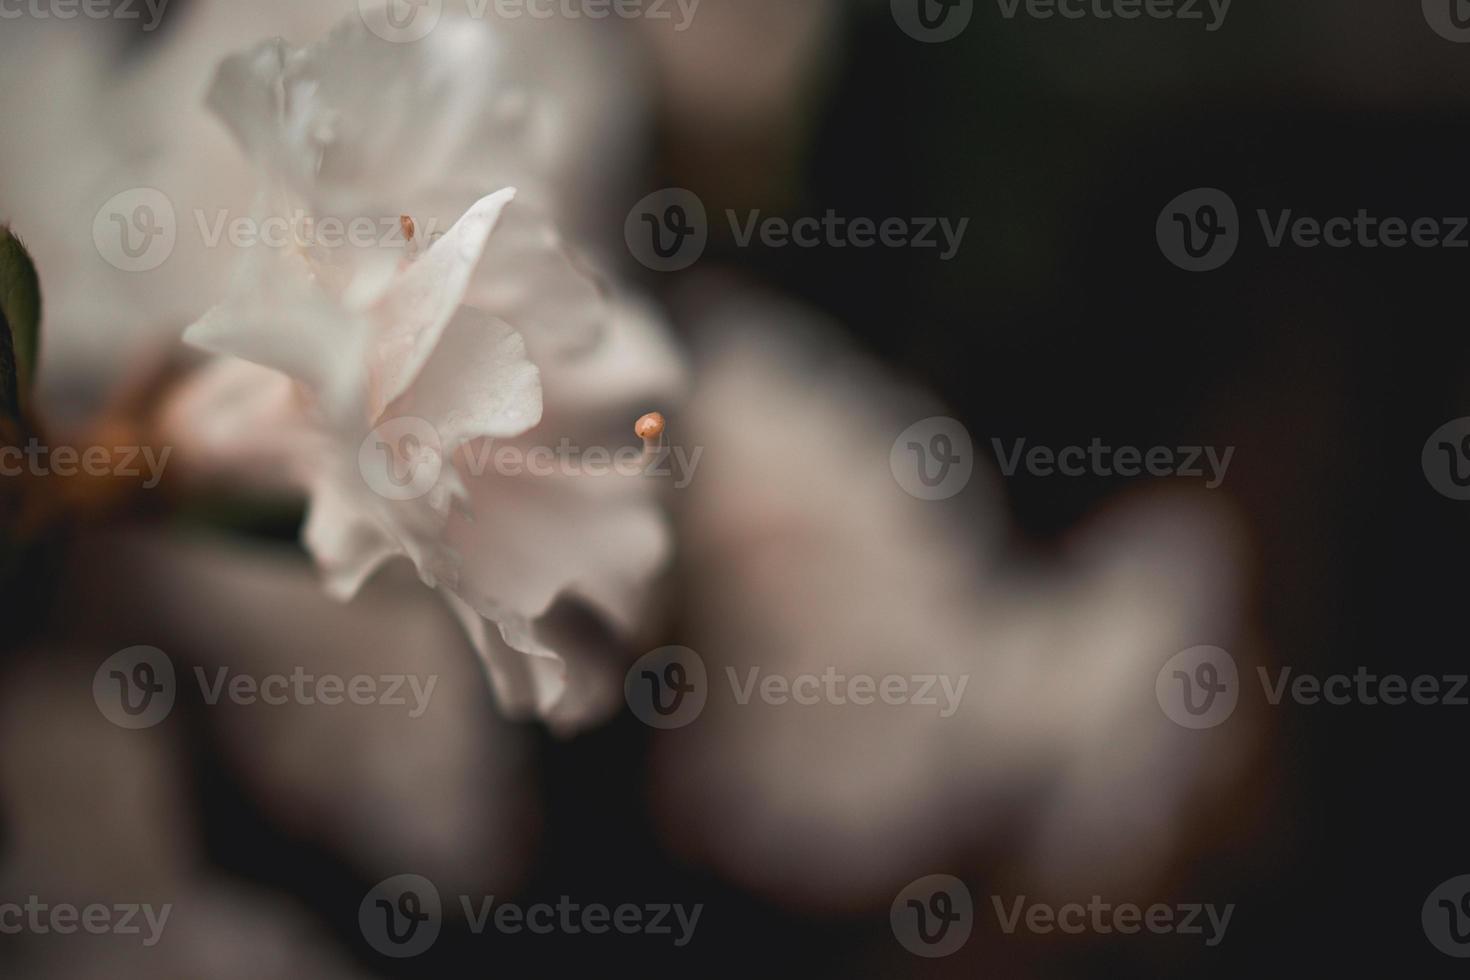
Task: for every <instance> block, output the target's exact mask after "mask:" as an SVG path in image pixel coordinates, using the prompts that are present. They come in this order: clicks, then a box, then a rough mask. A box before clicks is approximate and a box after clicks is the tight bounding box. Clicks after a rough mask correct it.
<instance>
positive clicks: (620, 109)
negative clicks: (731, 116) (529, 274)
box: [0, 0, 646, 400]
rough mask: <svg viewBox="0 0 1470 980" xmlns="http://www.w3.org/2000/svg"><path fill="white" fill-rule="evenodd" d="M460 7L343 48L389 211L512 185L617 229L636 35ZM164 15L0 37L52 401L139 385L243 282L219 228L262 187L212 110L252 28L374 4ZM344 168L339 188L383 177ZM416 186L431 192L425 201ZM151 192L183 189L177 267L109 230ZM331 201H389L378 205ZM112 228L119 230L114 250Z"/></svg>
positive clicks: (420, 215)
mask: <svg viewBox="0 0 1470 980" xmlns="http://www.w3.org/2000/svg"><path fill="white" fill-rule="evenodd" d="M455 6H458V7H460V8H463V7H465V6H466V5H465V4H464V3H463V2H462V0H448V2H447V3H446V5H445V17H444V18H443V19H442V20H441V21H440V23H439V24H438V26H437V27H436V28H435V30H434V31H433V32H432V33H431V34H429V35H428V36H427V37H425V38H424V39H422V40H421V41H419V42H416V43H414V44H401V45H392V46H391V48H390V46H389V45H386V44H383V45H377V46H370V45H369V44H367V43H364V44H361V45H357V46H356V51H357V52H358V53H359V54H362V55H364V56H366V55H370V58H369V57H363V58H357V60H356V62H355V64H349V63H348V62H351V61H352V60H353V58H355V57H356V56H355V55H346V54H344V56H343V57H344V61H343V63H342V64H341V67H343V68H350V69H351V70H352V72H353V75H352V77H353V78H355V79H358V80H359V81H358V83H355V88H356V90H357V91H356V93H355V94H356V95H357V96H358V97H359V98H360V99H361V105H360V106H358V107H354V109H353V111H354V112H355V113H357V115H358V116H360V117H361V116H362V110H363V109H366V110H367V115H366V116H365V117H364V118H366V119H367V120H368V121H369V122H371V123H372V124H373V132H372V133H371V134H368V135H369V136H370V137H376V138H379V139H381V140H382V142H380V143H372V142H371V141H364V142H357V143H354V146H355V147H356V148H357V149H355V150H354V152H360V151H362V150H371V152H370V153H368V154H367V155H365V156H363V157H362V160H361V163H362V167H363V170H362V173H364V174H370V175H371V179H372V181H373V182H374V185H375V189H377V190H383V191H391V192H392V193H385V194H384V195H383V197H384V198H385V199H386V200H387V201H388V203H389V204H391V206H392V207H396V208H401V209H402V210H403V211H404V212H407V213H412V214H414V216H415V218H416V219H418V220H419V221H420V222H421V223H422V224H426V225H428V224H431V223H432V225H433V227H434V228H436V229H437V230H439V231H443V230H444V229H447V228H448V227H449V226H450V224H452V223H453V221H454V219H456V218H457V217H458V216H459V215H460V214H462V213H464V211H465V210H467V209H468V207H469V206H470V205H471V204H472V203H474V201H475V200H477V199H478V198H479V197H481V196H482V195H483V194H484V193H486V192H487V191H489V190H495V189H498V188H502V187H515V188H517V190H518V191H519V199H520V200H521V201H523V202H527V203H532V204H534V205H535V206H536V207H537V208H539V209H541V210H543V211H546V212H548V213H550V214H552V215H553V216H554V217H555V219H556V221H557V223H558V226H560V227H562V228H564V229H568V230H574V231H577V232H579V233H585V232H586V231H588V230H589V229H590V228H591V227H611V224H610V223H609V222H607V221H605V220H603V218H604V215H603V214H602V212H601V208H603V207H604V206H605V202H607V201H608V200H610V199H613V196H614V195H620V194H622V193H624V191H623V190H622V184H623V182H624V181H626V180H627V179H628V175H629V170H630V167H631V164H632V161H633V160H634V159H635V158H636V147H638V146H639V145H641V144H640V138H641V136H642V134H643V133H644V131H645V127H644V126H643V125H641V118H642V114H643V111H644V103H645V101H646V100H645V92H644V86H642V85H640V84H639V80H640V76H639V73H638V72H637V71H636V70H634V68H635V66H634V65H632V64H630V62H632V61H633V59H632V58H631V57H629V55H630V54H631V51H630V49H629V48H628V47H627V45H626V42H627V41H629V40H630V39H629V38H626V37H623V36H621V35H620V34H618V33H609V32H607V31H605V30H600V29H599V28H601V27H603V26H604V25H602V24H596V23H592V22H589V21H572V20H567V19H564V18H558V19H555V20H553V21H530V20H528V19H521V20H504V19H499V18H493V17H486V18H481V19H479V20H470V21H468V22H467V21H466V18H463V17H460V18H455V17H452V16H450V15H449V14H450V10H451V9H452V8H453V7H455ZM167 13H168V17H167V22H166V26H165V28H163V29H160V30H158V31H156V32H152V33H149V34H147V35H146V36H143V37H141V38H140V39H139V43H138V44H136V45H134V46H133V47H131V48H129V49H127V50H126V51H124V50H123V49H122V47H121V43H120V42H121V40H122V35H121V33H120V32H118V31H116V30H114V28H116V27H118V22H117V21H116V20H115V19H111V18H109V19H107V20H105V21H98V20H87V19H85V18H80V17H78V18H76V19H72V20H66V21H59V20H55V19H49V20H47V19H35V18H20V19H18V20H10V21H7V23H6V26H5V29H4V30H0V118H3V119H4V120H5V125H4V127H3V128H0V221H3V222H6V223H9V224H11V225H13V226H14V227H15V228H16V229H17V230H18V231H19V233H20V234H21V235H22V237H24V238H25V240H26V242H27V245H28V247H29V248H30V250H31V251H32V253H33V255H35V257H36V260H37V264H38V267H39V268H40V270H41V274H42V277H43V280H44V285H45V289H46V296H47V315H46V321H47V323H46V328H47V344H46V355H45V357H44V358H43V361H42V365H41V387H42V389H43V394H45V395H46V396H47V397H48V399H49V400H55V399H56V398H58V397H63V396H68V397H69V396H73V395H74V394H75V393H76V392H77V391H78V390H79V389H81V390H83V391H87V390H91V391H96V390H97V389H99V388H106V387H108V386H116V385H119V384H126V383H127V382H128V381H129V380H131V377H130V376H131V375H134V374H137V373H139V372H140V370H146V369H147V368H149V367H151V366H152V362H153V361H155V360H159V359H162V358H163V357H165V356H167V355H168V353H169V352H170V351H171V350H172V348H173V345H174V344H175V343H176V342H177V340H178V337H179V333H180V332H181V331H182V330H183V328H184V327H185V326H187V325H188V324H189V323H191V322H192V321H194V320H195V319H197V318H198V317H199V316H200V315H201V314H203V313H204V311H206V310H207V309H209V308H210V306H211V305H212V304H214V303H215V302H217V301H218V299H219V297H220V296H221V295H223V293H224V290H225V289H226V288H227V287H228V285H229V283H230V281H231V271H232V270H233V268H234V266H235V264H236V262H237V260H238V257H239V256H238V252H239V249H238V248H237V247H236V245H235V244H233V243H232V241H231V238H230V236H229V235H228V234H227V235H225V236H224V237H223V238H222V239H221V240H219V241H214V240H213V231H214V228H215V225H216V221H217V220H218V218H219V216H221V215H224V216H225V218H226V221H234V220H236V219H239V218H244V217H249V215H250V208H251V203H252V200H253V198H254V195H255V191H256V184H255V179H254V173H253V168H252V166H251V160H250V159H247V157H246V156H245V155H244V154H242V153H241V152H240V146H239V143H238V141H237V140H236V139H235V138H234V137H233V134H231V133H230V132H229V131H227V129H226V128H225V127H224V126H222V125H221V122H220V119H219V118H218V117H217V116H216V115H215V114H214V113H211V112H209V111H208V110H207V108H206V106H205V98H206V94H207V93H208V92H209V90H210V89H211V87H212V84H213V80H214V77H215V74H216V71H217V69H218V67H219V63H220V60H221V59H222V58H224V57H225V56H227V55H229V54H231V53H232V52H235V51H237V50H239V48H240V46H241V44H242V39H246V40H248V39H250V38H267V37H277V36H279V37H284V38H286V39H287V40H288V41H291V42H295V43H298V44H300V43H305V42H307V41H310V40H312V39H315V38H319V37H321V36H322V35H323V34H324V33H326V32H327V31H328V30H329V29H331V28H332V27H333V25H336V24H338V23H339V22H343V21H344V20H346V21H348V22H351V23H357V22H360V18H361V17H362V16H365V14H363V13H360V11H359V4H358V2H357V0H311V2H309V3H303V2H301V0H251V2H250V3H248V4H242V3H239V2H237V0H191V2H190V3H189V4H187V8H186V6H185V5H182V4H180V5H174V6H170V8H169V10H168V12H167ZM362 40H363V41H364V42H367V41H369V40H370V39H369V38H363V39H362ZM371 40H375V39H371ZM359 69H369V70H371V71H372V72H374V73H375V77H373V78H368V79H362V76H361V74H360V71H359ZM334 70H335V69H334ZM409 76H412V77H415V78H416V79H419V80H420V81H421V82H423V83H424V84H425V86H426V88H425V89H424V90H422V91H420V92H418V93H416V95H415V97H413V98H409V97H408V94H407V93H405V94H404V95H402V96H398V95H392V94H391V93H389V92H388V91H387V86H385V85H384V84H383V83H384V80H385V79H386V78H388V77H409ZM38 92H44V93H45V97H44V98H38V97H37V96H36V93H38ZM451 119H453V120H457V121H458V122H462V123H463V125H456V126H449V125H447V124H446V123H447V122H448V121H449V120H451ZM390 154H391V155H392V159H390V158H389V155H390ZM405 163H407V164H409V165H407V166H404V164H405ZM384 164H388V165H390V166H391V168H392V169H391V170H390V169H388V167H385V166H383V165H384ZM334 173H335V171H333V172H328V173H326V174H324V176H325V177H327V178H328V179H331V178H332V177H333V175H334ZM345 176H346V177H347V179H346V180H344V181H343V182H342V183H341V184H340V187H341V188H342V189H354V188H355V189H357V190H363V189H366V186H367V185H366V184H365V183H364V182H362V181H357V180H356V179H355V178H354V177H352V176H351V175H345ZM390 179H391V180H392V181H393V182H394V183H393V185H392V186H391V187H390V186H388V181H389V180H390ZM411 185H417V188H418V189H419V190H421V191H427V192H429V193H420V194H410V193H408V191H409V190H410V189H411ZM141 189H151V190H156V191H157V192H158V193H160V194H162V195H163V196H164V197H165V198H166V199H167V200H168V201H169V203H170V205H171V206H170V207H169V208H168V209H167V212H168V213H165V209H162V208H156V207H155V209H154V210H155V211H156V212H158V214H157V215H156V216H157V217H158V218H159V220H160V221H162V220H164V219H166V218H170V217H171V225H172V226H173V227H174V228H175V230H176V238H175V240H174V241H173V242H172V243H171V245H170V246H169V248H168V250H167V258H166V259H165V260H163V262H162V264H161V265H158V266H157V267H156V268H150V269H147V270H146V271H125V270H124V269H121V268H118V267H116V266H115V265H114V264H113V261H114V260H115V259H116V258H117V256H116V255H115V254H112V253H111V249H112V248H113V247H114V246H116V245H117V244H118V241H117V238H116V236H117V234H118V232H119V231H120V229H117V228H116V227H115V226H114V225H113V224H112V223H111V222H112V221H113V220H114V218H113V216H114V214H116V215H118V216H119V217H122V218H124V219H130V218H131V217H132V216H133V210H134V207H135V204H136V203H137V201H135V198H138V197H139V192H140V190H141ZM436 189H437V190H440V191H442V193H438V194H434V193H433V192H434V191H436ZM118 195H121V197H118ZM430 197H436V198H437V200H434V201H432V202H431V201H430V200H429V198H430ZM150 203H151V202H150ZM431 203H432V204H434V205H435V207H433V208H432V209H431V208H430V207H429V206H428V205H429V204H431ZM410 207H412V208H414V209H415V210H413V211H409V208H410ZM322 208H323V213H337V212H341V211H345V210H352V211H355V213H362V214H368V213H376V210H377V209H376V208H375V207H371V206H369V205H367V204H365V203H363V202H360V201H357V202H351V203H349V204H347V205H342V204H337V203H333V204H330V205H328V204H323V205H322ZM99 214H101V215H102V219H103V225H102V226H101V228H100V232H99V229H98V228H96V227H94V222H95V219H96V218H97V217H98V215H99ZM124 230H125V229H124ZM619 232H620V229H619ZM99 233H101V234H104V235H107V236H111V237H112V240H111V242H110V243H109V244H108V248H107V249H104V248H102V245H103V244H104V243H102V242H99V241H98V240H97V236H98V234H99ZM128 233H129V235H130V236H136V237H135V239H134V240H135V241H141V240H142V238H141V235H140V234H138V233H136V232H134V231H131V230H129V231H128ZM610 234H611V233H610ZM579 241H580V239H579ZM617 241H618V243H619V244H620V242H621V238H620V237H619V238H618V239H617ZM104 253H106V254H104ZM150 254H151V253H150ZM160 254H162V253H160ZM106 394H107V392H106V391H102V392H100V395H102V396H105V395H106Z"/></svg>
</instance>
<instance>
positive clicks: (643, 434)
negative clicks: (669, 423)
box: [633, 412, 665, 441]
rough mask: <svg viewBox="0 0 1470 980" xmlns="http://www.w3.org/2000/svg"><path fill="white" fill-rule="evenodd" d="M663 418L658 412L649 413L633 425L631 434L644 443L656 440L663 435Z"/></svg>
mask: <svg viewBox="0 0 1470 980" xmlns="http://www.w3.org/2000/svg"><path fill="white" fill-rule="evenodd" d="M664 425H665V423H664V417H663V416H662V415H660V414H659V413H658V412H649V413H648V414H647V415H645V416H643V417H642V418H640V419H639V420H638V421H637V422H635V423H634V424H633V432H634V433H636V434H637V436H638V438H640V439H643V440H645V441H647V440H649V439H657V438H658V437H659V436H661V435H663V434H664Z"/></svg>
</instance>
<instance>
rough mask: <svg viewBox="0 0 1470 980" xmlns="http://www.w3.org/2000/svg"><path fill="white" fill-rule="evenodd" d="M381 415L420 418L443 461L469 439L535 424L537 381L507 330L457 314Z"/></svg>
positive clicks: (474, 315)
mask: <svg viewBox="0 0 1470 980" xmlns="http://www.w3.org/2000/svg"><path fill="white" fill-rule="evenodd" d="M386 414H387V415H389V416H392V417H395V418H402V417H413V418H421V419H424V420H425V421H427V422H429V423H430V424H431V425H432V426H433V427H434V430H435V432H437V433H438V435H439V439H440V442H441V444H442V447H443V451H444V454H445V455H446V456H448V455H450V454H452V453H453V452H454V451H455V450H456V449H458V448H459V447H460V446H462V445H464V444H465V443H466V442H469V441H470V440H472V439H478V438H481V437H491V438H507V437H511V436H518V435H520V434H521V433H523V432H525V431H526V430H527V429H530V428H531V427H532V426H534V425H536V423H537V422H539V421H541V376H540V372H539V371H537V370H536V365H534V364H532V363H531V362H530V360H529V359H527V357H526V344H525V341H523V340H522V339H521V336H520V334H518V333H516V332H515V331H514V330H512V329H511V328H510V327H508V326H507V325H505V324H504V323H502V322H500V321H499V320H496V319H494V318H493V317H490V316H488V315H486V314H484V313H481V312H479V311H477V310H471V309H469V308H468V307H464V308H461V309H460V311H459V312H458V313H456V314H455V316H454V319H453V320H451V321H450V323H449V326H448V328H447V329H446V330H445V331H444V336H443V338H442V339H441V340H440V341H439V343H438V345H437V346H436V347H435V348H434V352H433V354H432V355H431V356H430V358H429V362H428V363H427V364H425V365H424V367H423V370H422V371H420V372H419V375H418V378H417V379H416V380H415V381H414V383H413V385H412V386H411V387H410V388H409V389H408V391H407V392H405V393H404V395H403V396H402V397H401V398H399V399H398V400H397V401H395V402H394V403H393V404H392V406H390V408H389V409H388V411H387V413H386Z"/></svg>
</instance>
